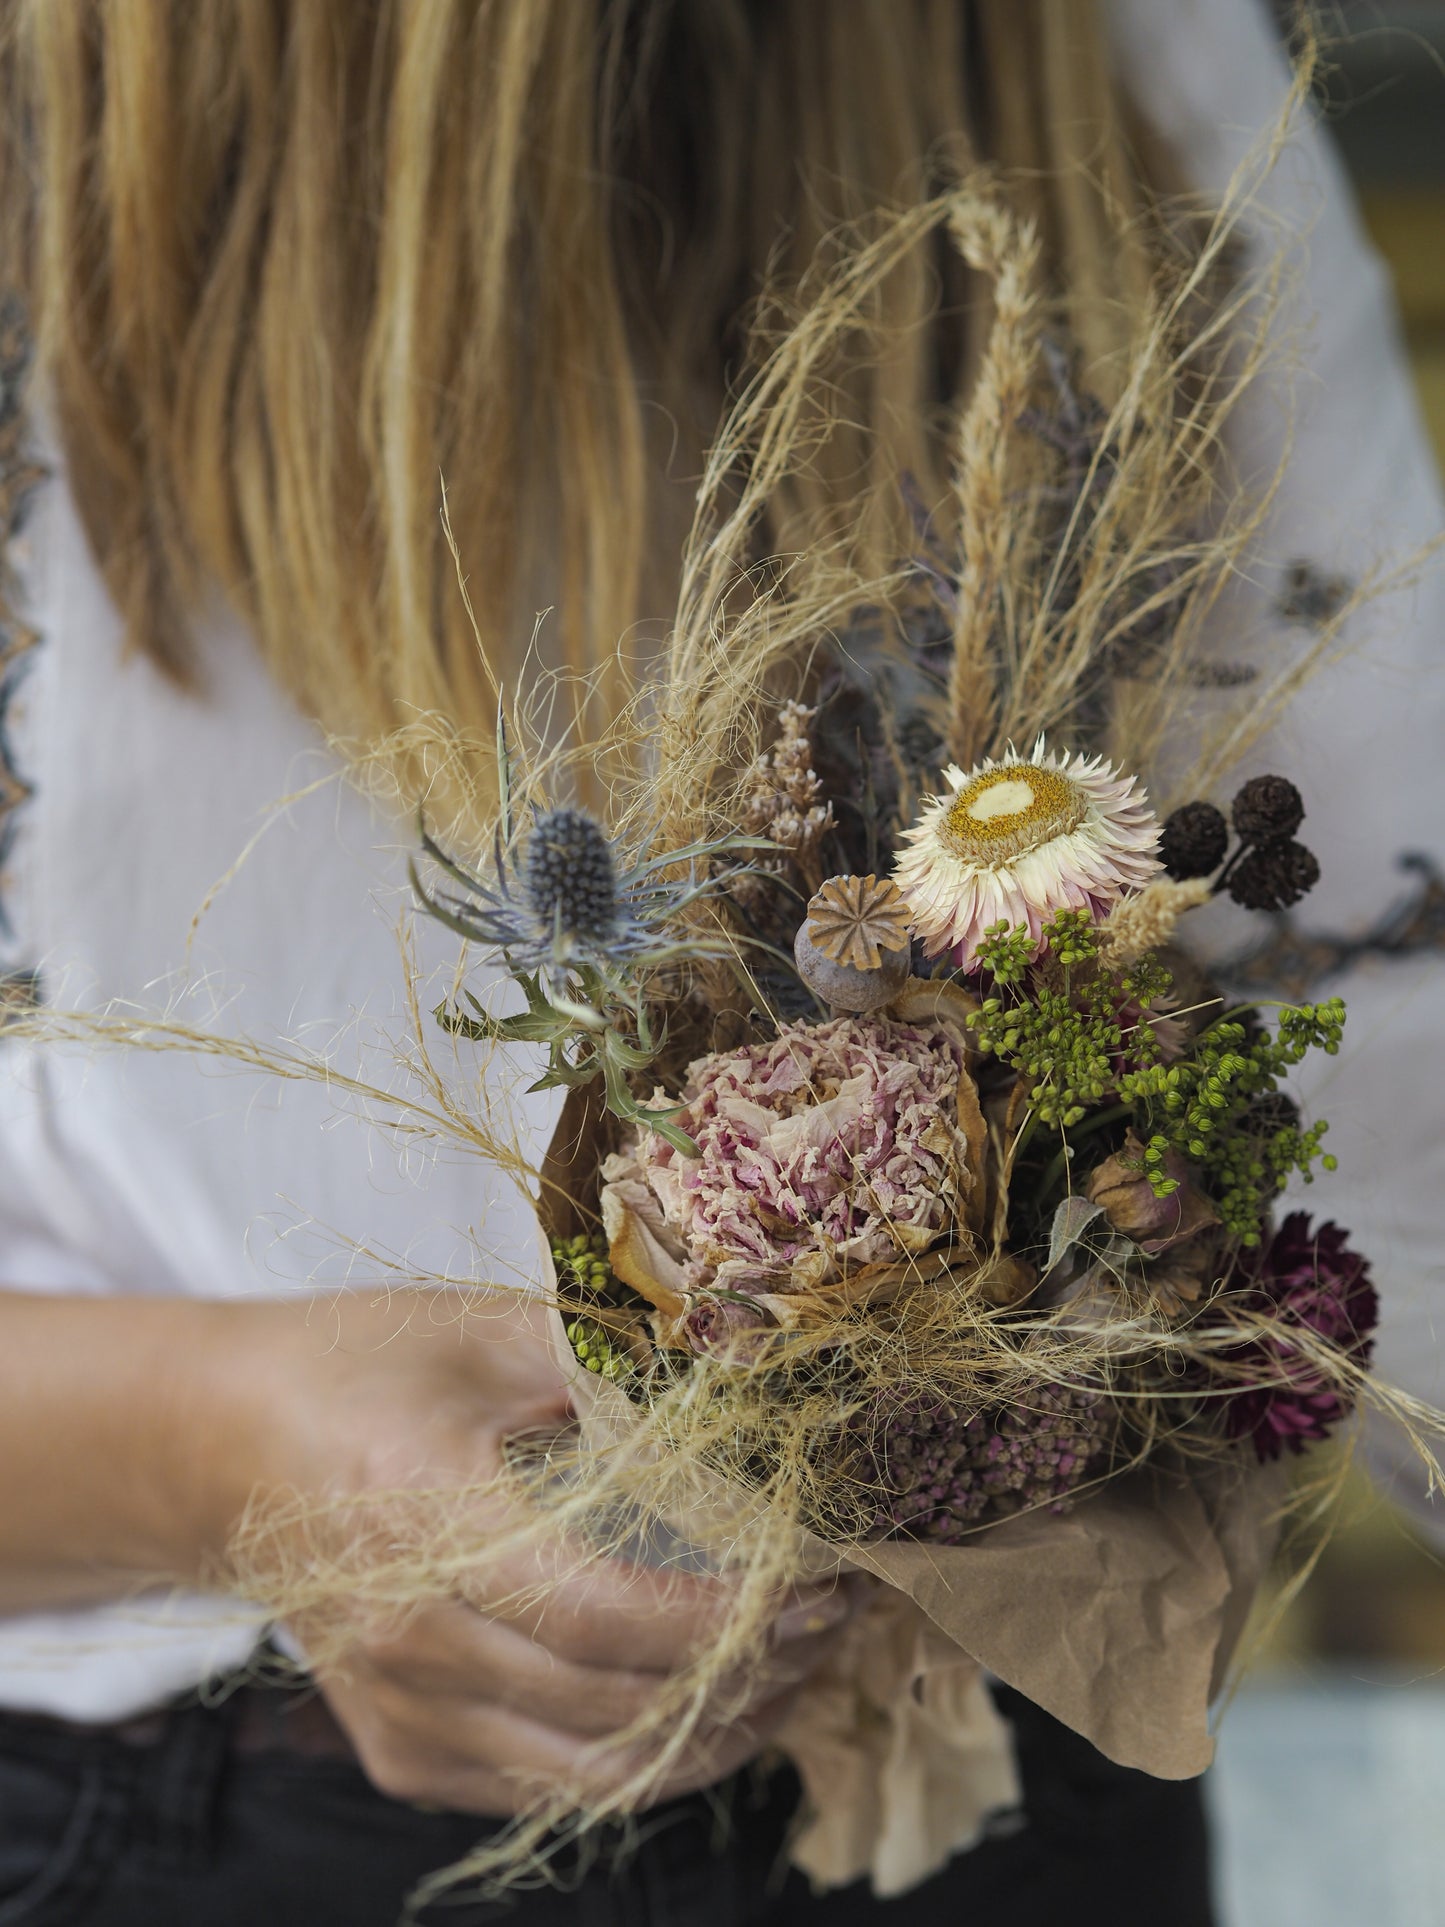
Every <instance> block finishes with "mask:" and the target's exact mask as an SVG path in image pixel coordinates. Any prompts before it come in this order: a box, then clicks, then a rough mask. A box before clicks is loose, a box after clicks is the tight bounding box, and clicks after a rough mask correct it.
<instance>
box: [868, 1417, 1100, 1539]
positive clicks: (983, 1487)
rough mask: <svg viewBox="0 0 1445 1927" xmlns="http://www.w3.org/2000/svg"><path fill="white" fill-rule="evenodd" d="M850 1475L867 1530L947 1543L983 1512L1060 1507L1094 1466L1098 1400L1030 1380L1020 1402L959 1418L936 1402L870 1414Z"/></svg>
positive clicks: (1097, 1455) (1097, 1460)
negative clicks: (861, 1490) (872, 1508)
mask: <svg viewBox="0 0 1445 1927" xmlns="http://www.w3.org/2000/svg"><path fill="white" fill-rule="evenodd" d="M864 1429H865V1433H866V1438H867V1444H866V1447H865V1452H864V1460H863V1465H862V1466H861V1468H860V1470H859V1473H858V1476H859V1478H860V1479H861V1480H862V1481H863V1482H864V1483H865V1485H866V1486H867V1489H868V1491H869V1495H870V1498H874V1499H875V1502H876V1506H877V1511H876V1515H875V1519H874V1524H873V1534H874V1536H885V1535H886V1536H889V1537H904V1538H910V1539H931V1540H934V1541H935V1542H936V1543H938V1544H940V1545H956V1544H958V1543H959V1542H960V1541H961V1540H963V1539H964V1538H965V1537H966V1536H967V1533H968V1529H969V1527H970V1526H971V1525H973V1524H975V1523H976V1522H977V1521H978V1520H980V1519H981V1518H982V1517H983V1516H984V1515H985V1514H986V1513H990V1514H993V1515H995V1516H997V1515H999V1514H1002V1513H1009V1512H1021V1511H1024V1510H1026V1509H1028V1508H1031V1507H1035V1506H1047V1507H1048V1508H1049V1509H1050V1510H1051V1511H1054V1512H1062V1511H1063V1510H1065V1508H1066V1506H1067V1504H1068V1500H1069V1495H1070V1494H1071V1493H1072V1492H1074V1491H1075V1490H1076V1489H1077V1487H1078V1486H1080V1485H1081V1484H1082V1483H1083V1481H1084V1480H1085V1479H1086V1478H1087V1477H1089V1475H1090V1474H1091V1473H1092V1472H1093V1471H1094V1470H1096V1469H1097V1468H1098V1466H1099V1464H1100V1461H1101V1458H1102V1454H1103V1448H1104V1427H1103V1407H1102V1405H1101V1402H1100V1400H1099V1397H1098V1395H1097V1394H1096V1393H1094V1392H1088V1391H1083V1390H1080V1389H1077V1388H1074V1387H1069V1386H1062V1385H1044V1386H1039V1387H1038V1388H1037V1389H1036V1390H1034V1391H1033V1392H1031V1393H1030V1394H1029V1402H1028V1405H1027V1407H1019V1408H1016V1409H1013V1410H1006V1411H997V1412H990V1413H976V1414H975V1415H974V1416H973V1417H971V1418H964V1417H963V1415H962V1414H961V1413H959V1412H958V1411H956V1410H955V1409H954V1408H953V1407H952V1406H949V1405H947V1404H945V1403H943V1402H942V1401H941V1400H936V1399H910V1400H907V1401H904V1402H902V1403H899V1404H895V1405H894V1406H892V1408H891V1409H885V1410H879V1409H878V1408H877V1407H875V1408H874V1411H873V1412H872V1414H871V1415H870V1418H869V1420H868V1422H867V1425H866V1427H865V1428H864Z"/></svg>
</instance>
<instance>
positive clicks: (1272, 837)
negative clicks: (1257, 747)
mask: <svg viewBox="0 0 1445 1927" xmlns="http://www.w3.org/2000/svg"><path fill="white" fill-rule="evenodd" d="M1229 813H1230V816H1231V817H1232V818H1233V820H1234V827H1235V829H1236V831H1237V832H1238V833H1239V837H1240V840H1241V841H1242V842H1244V843H1273V842H1275V841H1276V840H1277V839H1278V838H1279V837H1282V836H1293V835H1294V833H1295V831H1296V830H1297V829H1298V828H1299V826H1300V824H1301V823H1303V822H1304V820H1305V806H1304V798H1303V797H1302V796H1301V795H1300V793H1299V791H1298V790H1297V789H1296V788H1295V786H1294V784H1293V783H1291V782H1290V780H1289V778H1288V777H1287V776H1254V777H1251V778H1250V780H1249V782H1247V783H1246V784H1245V785H1244V786H1243V788H1242V789H1241V790H1240V792H1239V794H1238V795H1237V796H1236V797H1235V799H1234V802H1233V803H1232V805H1231V806H1230V812H1229Z"/></svg>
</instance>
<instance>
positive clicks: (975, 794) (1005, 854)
mask: <svg viewBox="0 0 1445 1927" xmlns="http://www.w3.org/2000/svg"><path fill="white" fill-rule="evenodd" d="M1087 814H1088V805H1087V802H1086V800H1085V797H1084V793H1083V791H1082V790H1081V789H1080V788H1079V786H1078V784H1077V783H1074V782H1071V781H1070V779H1069V778H1068V777H1067V776H1065V775H1064V773H1063V771H1062V770H1057V769H1040V768H1039V767H1038V766H1037V765H1036V764H1034V763H1005V764H1004V765H1003V767H1002V768H1001V769H990V770H985V771H984V773H983V775H982V776H975V777H974V779H973V781H972V782H970V783H965V785H964V786H963V788H962V789H961V790H960V791H959V792H958V794H957V796H956V797H955V798H954V800H953V801H952V803H950V804H949V806H948V810H947V812H946V813H945V815H944V818H943V840H944V842H945V843H947V844H948V846H949V848H950V849H951V850H952V851H953V853H954V855H955V856H960V857H968V858H971V859H972V861H973V862H975V863H989V864H995V863H1007V862H1008V861H1009V860H1010V859H1011V858H1013V857H1020V856H1026V855H1027V854H1028V852H1029V851H1030V850H1037V849H1038V848H1040V846H1041V845H1042V844H1045V843H1051V842H1052V841H1053V840H1054V838H1055V837H1056V836H1068V835H1069V833H1070V832H1071V831H1073V830H1076V829H1078V827H1079V825H1080V824H1081V823H1082V822H1083V820H1084V818H1085V816H1086V815H1087Z"/></svg>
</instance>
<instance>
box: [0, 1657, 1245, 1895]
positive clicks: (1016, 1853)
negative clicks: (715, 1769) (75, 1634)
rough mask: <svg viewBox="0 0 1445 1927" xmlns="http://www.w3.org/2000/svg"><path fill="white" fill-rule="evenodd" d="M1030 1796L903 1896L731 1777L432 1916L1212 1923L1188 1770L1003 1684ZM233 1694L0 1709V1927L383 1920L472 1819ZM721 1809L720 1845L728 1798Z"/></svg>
mask: <svg viewBox="0 0 1445 1927" xmlns="http://www.w3.org/2000/svg"><path fill="white" fill-rule="evenodd" d="M1000 1700H1001V1703H1002V1704H1003V1706H1004V1710H1005V1711H1006V1712H1007V1713H1008V1715H1009V1717H1010V1718H1012V1719H1013V1720H1014V1723H1015V1727H1016V1730H1017V1734H1018V1742H1019V1754H1020V1763H1021V1766H1022V1770H1023V1778H1024V1785H1025V1792H1026V1799H1027V1807H1028V1818H1027V1823H1026V1825H1025V1826H1024V1827H1023V1829H1022V1830H1020V1831H1018V1832H1015V1833H1013V1834H1010V1835H1008V1836H1007V1837H1001V1838H998V1839H994V1840H989V1841H986V1842H985V1843H984V1844H983V1845H982V1846H980V1847H979V1848H978V1849H977V1850H976V1851H974V1852H973V1853H970V1854H966V1855H964V1856H962V1857H961V1858H960V1859H958V1860H956V1861H954V1863H953V1864H952V1865H951V1866H950V1867H948V1868H947V1869H946V1870H945V1871H944V1872H943V1873H942V1874H940V1875H938V1876H937V1877H936V1878H935V1879H933V1880H931V1881H930V1882H928V1883H927V1885H926V1886H924V1887H922V1888H919V1889H917V1890H915V1891H914V1892H913V1893H912V1894H909V1895H907V1896H906V1897H904V1898H903V1899H901V1900H897V1901H892V1902H888V1903H880V1902H878V1901H875V1900H873V1899H872V1898H871V1896H870V1895H869V1894H868V1893H867V1891H866V1889H864V1888H848V1889H845V1890H844V1891H842V1892H840V1893H834V1894H829V1895H826V1896H823V1897H820V1898H815V1897H813V1896H812V1895H810V1894H809V1892H808V1890H807V1887H806V1885H805V1883H804V1882H803V1881H802V1880H801V1879H800V1878H799V1877H798V1876H797V1875H796V1874H795V1873H789V1872H786V1871H785V1847H786V1838H787V1831H788V1823H789V1820H790V1817H791V1814H792V1811H793V1806H794V1802H795V1798H796V1790H797V1789H796V1783H795V1782H794V1781H793V1780H792V1778H791V1776H790V1775H789V1774H787V1773H776V1774H774V1775H772V1776H771V1777H765V1776H763V1775H761V1774H760V1773H756V1772H755V1773H752V1774H749V1775H742V1776H739V1777H738V1779H736V1780H735V1781H733V1782H731V1783H729V1785H728V1786H727V1787H726V1788H724V1789H722V1791H721V1798H720V1799H715V1800H712V1801H709V1800H705V1799H702V1798H693V1799H689V1800H682V1801H678V1802H676V1803H675V1804H674V1805H672V1806H670V1807H667V1808H664V1809H662V1810H660V1811H659V1812H657V1813H656V1814H653V1815H649V1816H647V1818H646V1821H645V1823H644V1825H643V1828H642V1835H643V1837H642V1839H641V1842H640V1844H639V1845H637V1846H636V1848H635V1850H634V1851H633V1852H631V1853H630V1854H628V1855H625V1856H621V1857H619V1856H618V1855H616V1854H615V1853H604V1854H603V1855H602V1857H601V1858H600V1860H599V1861H598V1863H597V1864H594V1865H593V1866H592V1867H591V1869H590V1870H589V1871H588V1872H587V1873H586V1874H585V1875H583V1876H581V1877H580V1880H579V1882H578V1883H576V1884H575V1885H574V1886H573V1888H572V1890H570V1891H558V1890H557V1889H554V1888H544V1889H540V1890H537V1891H531V1892H526V1893H522V1894H520V1895H518V1896H517V1897H516V1898H515V1899H514V1900H512V1901H510V1902H508V1903H507V1904H506V1905H505V1906H500V1907H497V1906H492V1907H489V1906H482V1905H479V1904H476V1903H469V1904H463V1905H458V1904H456V1903H455V1902H453V1903H452V1904H450V1905H448V1906H446V1907H444V1908H443V1907H439V1906H438V1907H434V1908H432V1909H431V1910H430V1911H429V1912H428V1914H427V1915H426V1916H425V1917H424V1918H425V1920H426V1921H427V1922H428V1923H435V1927H483V1923H486V1924H487V1927H490V1923H493V1922H501V1921H504V1920H506V1921H512V1922H515V1923H516V1927H563V1924H564V1923H567V1924H568V1927H863V1923H865V1922H880V1923H885V1924H886V1923H896V1927H903V1924H904V1923H905V1922H906V1923H907V1927H945V1923H946V1927H968V1923H971V1922H975V1921H984V1920H986V1919H988V1918H989V1916H990V1914H991V1913H996V1915H997V1917H998V1918H999V1919H1000V1920H1003V1921H1006V1922H1007V1923H1008V1927H1044V1923H1045V1922H1047V1923H1049V1927H1054V1923H1056V1922H1058V1921H1067V1922H1068V1923H1069V1927H1090V1923H1092V1922H1096V1921H1097V1922H1099V1923H1105V1922H1107V1923H1108V1927H1210V1923H1211V1922H1212V1920H1213V1914H1212V1911H1211V1908H1210V1903H1209V1893H1208V1868H1207V1847H1206V1840H1205V1831H1204V1821H1203V1814H1202V1809H1201V1803H1200V1798H1199V1789H1198V1785H1197V1783H1186V1784H1182V1785H1180V1784H1169V1783H1166V1782H1163V1781H1156V1780H1149V1779H1147V1778H1146V1777H1145V1776H1144V1775H1142V1774H1137V1773H1128V1772H1125V1771H1123V1770H1122V1769H1121V1768H1118V1767H1115V1766H1111V1765H1110V1764H1109V1763H1108V1762H1107V1761H1105V1760H1104V1759H1103V1758H1102V1757H1101V1756H1100V1755H1099V1754H1098V1753H1096V1752H1094V1750H1093V1749H1092V1748H1091V1747H1089V1746H1087V1745H1086V1744H1085V1743H1084V1742H1083V1741H1081V1740H1078V1739H1076V1738H1075V1737H1074V1736H1073V1735H1072V1734H1070V1733H1068V1732H1066V1731H1065V1730H1064V1728H1062V1727H1060V1726H1058V1725H1057V1724H1056V1723H1055V1722H1054V1721H1053V1720H1051V1719H1049V1718H1048V1717H1047V1716H1046V1715H1044V1714H1042V1713H1040V1712H1038V1711H1037V1709H1035V1708H1033V1707H1031V1706H1029V1705H1027V1703H1026V1702H1024V1701H1022V1700H1020V1699H1019V1698H1018V1697H1017V1696H1016V1695H1014V1694H1011V1693H1007V1692H1003V1693H1001V1694H1000ZM232 1724H233V1714H232V1712H231V1711H230V1710H229V1709H228V1708H227V1707H226V1706H219V1707H217V1706H209V1707H208V1706H196V1705H191V1706H187V1707H184V1708H179V1709H177V1710H176V1711H174V1712H173V1713H172V1714H171V1715H170V1716H169V1718H168V1719H167V1721H166V1722H165V1725H164V1730H163V1731H162V1732H160V1733H159V1734H158V1736H157V1737H156V1739H155V1740H154V1742H153V1743H151V1744H147V1745H136V1744H134V1743H131V1742H126V1743H122V1742H121V1741H119V1740H116V1739H114V1738H113V1737H111V1736H108V1735H104V1734H99V1735H95V1734H86V1733H81V1732H78V1731H75V1730H73V1729H71V1730H67V1729H63V1728H60V1727H52V1726H49V1725H47V1724H46V1723H43V1722H38V1721H34V1722H32V1721H27V1720H24V1719H21V1718H18V1717H14V1716H7V1715H4V1714H0V1927H22V1924H23V1927H69V1923H93V1927H396V1923H397V1921H398V1919H399V1917H400V1914H401V1909H402V1904H403V1900H404V1897H405V1895H406V1894H407V1892H408V1891H409V1889H410V1888H411V1887H412V1885H413V1883H414V1882H416V1881H417V1880H419V1879H420V1878H421V1877H422V1876H423V1875H424V1874H426V1873H429V1872H431V1871H433V1870H434V1869H436V1868H438V1867H442V1866H445V1865H446V1864H447V1863H448V1862H450V1861H453V1860H456V1859H458V1858H460V1856H461V1855H462V1854H463V1853H465V1852H466V1850H467V1849H468V1848H469V1847H471V1846H472V1845H474V1844H475V1842H476V1840H477V1839H478V1837H479V1836H480V1835H482V1834H483V1833H484V1832H485V1830H486V1825H487V1823H486V1822H483V1821H477V1820H473V1819H467V1818H465V1817H463V1816H461V1815H456V1814H430V1813H422V1812H418V1811H416V1810H415V1809H413V1808H411V1807H407V1806H401V1805H398V1804H397V1803H396V1802H394V1801H391V1800H387V1799H384V1798H383V1797H382V1796H381V1795H380V1794H379V1793H377V1792H375V1791H374V1790H373V1789H372V1787H371V1786H370V1785H369V1784H368V1782H367V1781H366V1779H365V1778H364V1776H363V1775H362V1773H361V1772H360V1771H359V1769H357V1768H355V1767H353V1766H350V1765H348V1764H346V1763H345V1762H343V1761H341V1760H325V1759H320V1760H318V1759H313V1758H305V1757H302V1756H300V1755H296V1754H289V1753H286V1752H279V1751H278V1752H262V1753H245V1752H239V1751H237V1749H236V1748H235V1747H234V1746H233V1745H232V1743H231V1733H232ZM723 1808H727V1809H729V1810H730V1813H731V1822H730V1826H729V1827H728V1829H727V1832H726V1837H725V1838H724V1839H722V1840H719V1838H718V1835H719V1832H720V1830H721V1823H720V1818H719V1815H720V1811H721V1810H722V1809H723Z"/></svg>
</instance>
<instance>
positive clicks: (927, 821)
mask: <svg viewBox="0 0 1445 1927" xmlns="http://www.w3.org/2000/svg"><path fill="white" fill-rule="evenodd" d="M944 780H945V781H946V782H947V784H948V786H949V790H948V794H947V795H945V796H936V797H931V798H930V799H929V800H928V802H926V803H925V804H924V807H923V813H922V815H921V816H920V817H919V819H918V821H917V823H915V824H914V826H913V827H912V829H910V830H907V831H905V832H904V836H903V842H904V843H905V844H906V845H907V846H909V847H907V848H906V849H905V850H904V852H903V854H902V855H901V856H900V857H899V859H898V862H897V865H896V867H895V869H894V872H893V880H894V882H895V883H896V884H897V885H898V887H899V889H900V890H901V891H902V892H903V895H904V896H905V897H906V899H907V901H908V908H909V912H910V916H911V919H912V926H913V932H914V935H915V936H917V937H918V938H919V939H920V940H921V942H922V944H923V948H924V951H925V952H926V954H927V955H928V956H930V957H937V956H941V955H942V953H943V952H944V951H951V952H952V953H953V961H954V962H955V964H957V965H958V966H959V967H960V968H962V969H965V970H967V969H972V968H974V967H975V964H976V958H977V951H978V944H979V939H980V938H981V937H982V936H983V934H984V932H985V931H986V930H987V929H988V928H989V926H990V925H991V924H996V923H1000V922H1004V923H1008V924H1009V925H1011V926H1012V927H1013V928H1015V929H1018V928H1022V927H1027V929H1028V930H1029V932H1030V934H1031V935H1032V937H1033V939H1034V943H1035V946H1036V948H1035V952H1034V954H1035V955H1036V956H1037V955H1038V952H1039V951H1040V950H1042V949H1043V938H1042V930H1043V926H1044V925H1045V924H1046V923H1047V922H1048V921H1049V920H1050V919H1051V918H1052V917H1053V916H1055V915H1056V914H1057V913H1058V912H1059V911H1060V910H1087V911H1088V912H1089V914H1090V916H1091V917H1093V918H1094V920H1095V921H1096V922H1097V921H1098V920H1099V919H1100V918H1101V917H1103V916H1104V914H1105V913H1106V912H1107V911H1108V909H1109V907H1110V906H1111V905H1112V904H1114V903H1117V902H1118V900H1119V899H1120V898H1121V897H1123V896H1125V895H1127V894H1128V893H1129V892H1130V891H1133V890H1138V889H1140V888H1142V886H1143V885H1144V884H1146V883H1147V882H1148V881H1149V879H1150V877H1152V876H1153V875H1154V874H1155V872H1156V871H1157V870H1158V869H1159V857H1158V854H1157V852H1158V844H1159V824H1158V821H1157V819H1156V818H1155V816H1154V813H1153V811H1152V810H1151V809H1150V808H1149V802H1148V798H1147V797H1146V796H1145V794H1144V792H1143V790H1142V789H1141V788H1140V787H1139V785H1138V783H1137V781H1136V780H1135V779H1134V778H1133V777H1132V776H1122V775H1120V773H1119V772H1118V771H1117V770H1116V769H1115V768H1114V766H1113V765H1112V764H1111V763H1106V762H1105V761H1104V759H1103V757H1102V756H1094V757H1088V756H1079V755H1074V756H1071V755H1069V753H1068V752H1067V751H1066V750H1056V751H1055V752H1054V753H1053V754H1049V753H1048V752H1047V751H1046V750H1045V747H1044V739H1043V737H1042V736H1040V738H1039V740H1038V742H1037V743H1036V744H1035V745H1034V752H1033V755H1032V756H1029V757H1022V756H1019V755H1017V754H1016V753H1015V752H1014V750H1013V749H1012V748H1010V749H1009V751H1008V753H1007V755H1005V756H1004V758H1003V759H1002V761H999V762H995V761H994V759H993V758H992V757H987V758H985V760H984V761H983V762H981V763H980V764H978V766H977V767H976V768H974V769H972V770H969V771H968V772H967V773H965V772H964V771H963V770H961V769H959V768H958V766H957V765H956V764H954V765H951V766H950V767H949V768H948V769H947V770H945V772H944Z"/></svg>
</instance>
